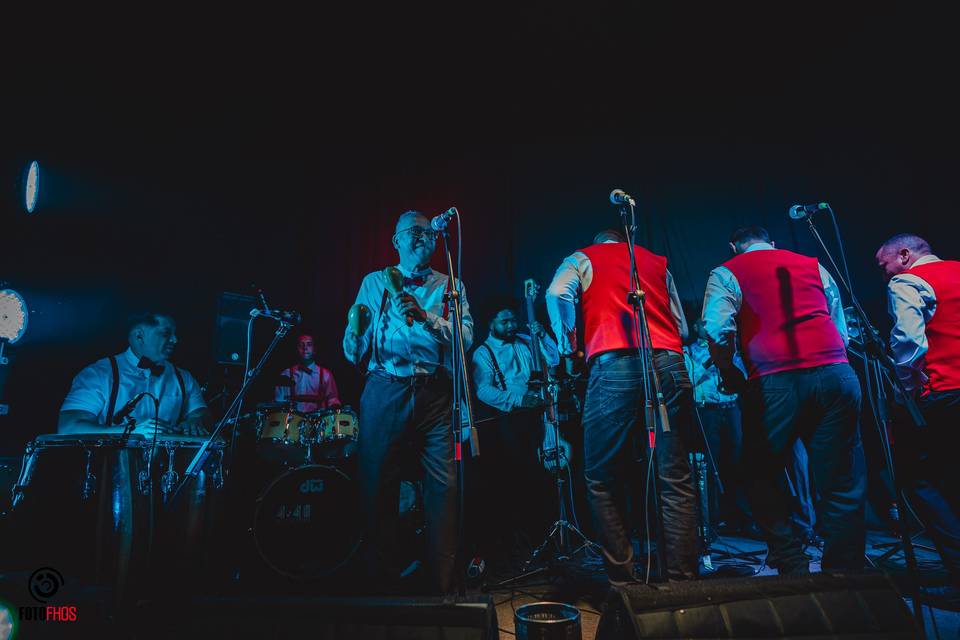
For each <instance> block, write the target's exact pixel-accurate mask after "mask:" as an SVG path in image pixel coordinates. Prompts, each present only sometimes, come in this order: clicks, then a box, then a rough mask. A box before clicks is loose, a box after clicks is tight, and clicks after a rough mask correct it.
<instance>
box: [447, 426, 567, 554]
mask: <svg viewBox="0 0 960 640" xmlns="http://www.w3.org/2000/svg"><path fill="white" fill-rule="evenodd" d="M477 430H478V431H479V434H480V448H481V455H480V456H479V457H477V458H473V457H467V458H466V463H467V473H466V484H467V505H466V510H467V511H466V519H467V525H466V528H467V531H466V532H465V536H466V537H467V540H468V541H467V547H468V548H470V549H471V551H473V552H476V553H479V554H480V555H482V556H484V557H486V558H494V557H498V556H501V555H503V556H509V554H510V552H511V551H514V552H516V551H521V550H522V549H520V548H517V547H518V543H522V542H524V541H525V543H528V544H530V545H533V546H536V545H537V544H539V542H540V540H541V539H542V538H545V537H546V534H547V530H546V527H547V526H548V525H549V524H550V522H549V521H548V520H547V518H548V515H547V514H548V513H550V512H553V511H555V508H554V505H555V504H556V499H555V491H554V490H553V484H552V482H551V481H550V476H549V475H548V474H547V472H546V471H545V470H544V468H543V467H542V466H541V464H540V461H539V459H538V457H537V449H538V448H539V447H540V444H541V442H542V441H543V418H542V413H541V411H537V410H518V411H514V412H511V413H502V412H501V413H499V414H497V416H496V418H495V419H492V420H486V421H484V422H482V423H481V424H479V425H478V426H477ZM524 539H525V540H524ZM519 546H521V547H522V546H526V545H523V544H520V545H519Z"/></svg>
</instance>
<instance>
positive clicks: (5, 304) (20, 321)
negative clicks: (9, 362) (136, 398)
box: [0, 289, 30, 355]
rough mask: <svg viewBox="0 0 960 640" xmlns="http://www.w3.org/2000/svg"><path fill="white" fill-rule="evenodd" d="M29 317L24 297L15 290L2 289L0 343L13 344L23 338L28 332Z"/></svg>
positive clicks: (0, 296) (0, 292)
mask: <svg viewBox="0 0 960 640" xmlns="http://www.w3.org/2000/svg"><path fill="white" fill-rule="evenodd" d="M29 316H30V311H29V310H28V309H27V303H26V302H25V301H24V299H23V296H21V295H20V294H19V293H17V292H16V291H14V290H13V289H0V343H3V342H9V343H10V344H13V343H14V342H16V341H17V340H19V339H20V338H22V337H23V334H24V333H26V331H27V318H28V317H29ZM2 354H3V352H2V351H0V355H2Z"/></svg>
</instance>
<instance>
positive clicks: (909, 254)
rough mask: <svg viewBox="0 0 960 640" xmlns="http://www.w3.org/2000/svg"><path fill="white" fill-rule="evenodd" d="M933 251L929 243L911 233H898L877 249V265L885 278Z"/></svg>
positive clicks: (907, 267) (901, 271) (898, 272)
mask: <svg viewBox="0 0 960 640" xmlns="http://www.w3.org/2000/svg"><path fill="white" fill-rule="evenodd" d="M931 253H933V251H932V250H931V249H930V243H929V242H927V241H926V240H924V239H923V238H921V237H920V236H918V235H914V234H912V233H898V234H897V235H895V236H893V237H892V238H890V239H889V240H887V241H886V242H884V243H883V244H882V245H880V248H879V249H878V250H877V255H876V256H875V257H876V260H877V266H878V267H880V270H881V271H883V275H884V276H886V278H887V280H889V279H890V278H892V277H893V276H895V275H897V274H900V273H903V272H904V271H906V270H908V269H909V268H910V267H912V266H913V264H914V263H915V262H916V261H917V260H919V259H920V258H922V257H924V256H928V255H930V254H931Z"/></svg>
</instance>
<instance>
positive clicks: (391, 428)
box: [343, 211, 473, 593]
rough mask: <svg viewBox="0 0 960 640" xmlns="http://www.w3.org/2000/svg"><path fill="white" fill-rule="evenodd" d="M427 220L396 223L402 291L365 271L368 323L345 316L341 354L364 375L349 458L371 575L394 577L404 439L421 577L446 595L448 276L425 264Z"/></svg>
mask: <svg viewBox="0 0 960 640" xmlns="http://www.w3.org/2000/svg"><path fill="white" fill-rule="evenodd" d="M436 245H437V239H436V232H434V231H433V230H432V229H431V228H430V221H429V220H428V219H427V218H426V217H425V216H424V215H423V214H422V213H419V212H416V211H407V212H405V213H404V214H402V215H401V216H400V218H399V220H398V221H397V225H396V230H395V233H394V235H393V246H394V248H395V249H396V250H397V253H398V254H399V257H400V263H399V265H397V268H398V269H399V270H400V272H401V273H402V274H403V283H402V291H400V292H399V293H396V294H394V293H391V283H390V282H388V280H387V278H386V276H385V275H384V272H383V271H374V272H373V273H370V274H368V275H367V276H366V277H364V279H363V282H362V284H361V285H360V291H359V293H358V294H357V299H356V305H355V308H357V306H358V305H363V307H365V309H366V310H368V313H369V322H366V321H364V322H357V323H354V322H353V321H350V322H348V325H347V328H346V331H345V332H344V337H343V352H344V355H345V356H346V357H347V359H348V360H349V361H350V362H352V363H354V364H357V365H363V366H364V367H365V370H366V373H367V381H366V384H365V386H364V390H363V395H362V396H361V399H360V422H361V424H363V428H362V429H361V430H360V438H359V455H358V462H359V467H360V484H361V491H362V495H363V507H364V510H365V513H366V518H367V536H366V541H367V543H368V545H369V547H370V548H369V549H368V553H367V561H368V567H369V569H370V571H371V573H380V574H383V577H384V578H386V579H388V580H389V579H391V578H395V577H396V576H397V573H396V570H398V569H399V567H393V566H390V558H391V557H392V555H393V554H391V551H390V549H391V546H392V543H393V542H394V541H395V540H396V539H397V536H396V530H397V520H398V513H397V503H398V500H399V492H400V479H401V478H400V468H401V459H402V453H403V451H404V449H405V448H407V447H412V448H413V450H414V452H415V453H416V454H417V455H418V456H419V461H420V466H421V468H422V469H423V472H424V478H423V505H424V513H425V516H426V525H427V558H426V568H427V576H428V580H429V582H430V585H429V588H430V590H431V591H434V592H440V593H447V592H449V591H450V589H451V586H452V579H453V570H454V562H455V557H454V556H455V554H456V548H457V522H456V514H457V505H456V497H457V487H456V469H455V467H454V438H453V432H452V430H451V427H450V419H451V418H450V410H451V401H452V398H451V393H452V388H451V384H450V379H449V377H448V374H449V371H451V366H452V365H451V363H452V361H453V360H452V357H453V344H452V339H453V331H454V329H453V323H454V318H453V309H452V308H451V305H450V302H449V300H448V296H447V295H446V294H447V293H448V291H447V285H448V278H447V276H446V275H445V274H442V273H439V272H438V271H434V270H433V269H431V268H430V264H429V263H430V258H431V256H432V255H433V252H434V250H435V249H436ZM458 285H459V288H460V294H461V302H462V308H463V341H464V344H465V346H466V347H467V348H469V346H470V344H471V343H472V341H473V319H472V318H471V316H470V307H469V305H468V304H467V298H466V289H465V287H463V286H462V284H459V283H458Z"/></svg>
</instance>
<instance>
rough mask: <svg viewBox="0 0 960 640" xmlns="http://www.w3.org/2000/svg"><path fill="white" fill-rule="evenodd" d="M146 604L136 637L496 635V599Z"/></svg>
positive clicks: (342, 639)
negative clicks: (494, 603) (494, 600)
mask: <svg viewBox="0 0 960 640" xmlns="http://www.w3.org/2000/svg"><path fill="white" fill-rule="evenodd" d="M171 605H172V603H161V602H156V603H149V602H148V603H142V604H141V606H140V607H138V610H137V613H136V616H135V619H136V620H138V621H140V622H141V623H142V624H138V625H135V629H138V631H137V633H135V635H134V637H135V638H137V639H138V640H139V639H141V638H142V639H144V640H148V639H149V640H160V639H163V640H167V639H168V638H170V639H172V638H197V639H201V638H202V639H203V640H208V639H209V638H258V639H259V638H290V639H295V638H297V639H299V638H311V639H317V640H333V639H334V638H335V639H336V640H376V639H378V638H383V639H384V640H386V639H387V638H390V639H394V638H396V639H402V638H423V639H425V640H434V639H435V640H441V639H442V640H497V638H498V633H499V632H498V629H497V611H496V609H495V608H494V605H493V598H492V597H491V596H489V595H487V596H468V597H465V598H456V599H454V598H450V599H444V598H427V597H422V598H385V597H379V598H378V597H371V598H305V597H295V596H291V597H277V596H268V597H253V596H247V597H242V598H195V599H193V600H192V601H190V602H189V603H179V604H177V605H175V606H171Z"/></svg>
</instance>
